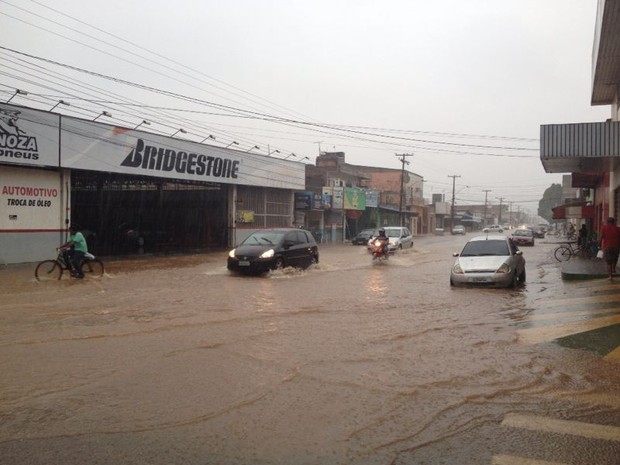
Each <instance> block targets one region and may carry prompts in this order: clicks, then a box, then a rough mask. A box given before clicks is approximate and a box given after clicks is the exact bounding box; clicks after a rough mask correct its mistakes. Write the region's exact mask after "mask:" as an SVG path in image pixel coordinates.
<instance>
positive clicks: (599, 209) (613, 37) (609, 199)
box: [540, 0, 620, 230]
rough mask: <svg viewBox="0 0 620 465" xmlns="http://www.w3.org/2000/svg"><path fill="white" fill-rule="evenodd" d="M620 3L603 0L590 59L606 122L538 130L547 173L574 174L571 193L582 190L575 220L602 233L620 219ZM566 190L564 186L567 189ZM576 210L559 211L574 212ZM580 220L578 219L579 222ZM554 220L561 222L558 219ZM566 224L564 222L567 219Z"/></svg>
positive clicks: (594, 101) (596, 101)
mask: <svg viewBox="0 0 620 465" xmlns="http://www.w3.org/2000/svg"><path fill="white" fill-rule="evenodd" d="M619 48H620V2H618V1H617V0H599V2H598V11H597V18H596V25H595V33H594V46H593V53H592V97H591V104H592V105H609V106H610V109H611V112H610V118H609V119H608V120H607V121H603V122H594V123H572V124H549V125H543V126H541V128H540V158H541V162H542V165H543V167H544V168H545V170H546V171H547V172H549V173H571V175H572V176H571V186H570V187H571V188H579V189H584V194H585V193H587V196H584V197H587V200H586V201H585V205H583V206H581V207H583V208H581V207H580V208H579V210H578V211H577V212H576V213H571V216H570V217H571V218H576V219H586V220H589V221H590V222H591V224H592V227H593V228H594V229H595V230H598V229H599V228H600V226H601V224H603V223H604V222H605V220H606V218H607V217H608V216H614V217H616V218H617V217H618V215H619V214H620V119H619V115H618V109H619V106H620V56H619V55H618V53H617V50H618V49H619ZM565 187H566V186H565ZM576 207H577V205H574V202H573V205H571V207H570V208H562V209H558V212H559V211H562V212H568V211H576ZM578 217H579V218H578ZM554 218H556V219H561V218H559V215H558V216H556V215H555V211H554ZM565 218H566V216H565Z"/></svg>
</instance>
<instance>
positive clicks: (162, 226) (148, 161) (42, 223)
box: [0, 104, 305, 264]
mask: <svg viewBox="0 0 620 465" xmlns="http://www.w3.org/2000/svg"><path fill="white" fill-rule="evenodd" d="M304 166H305V165H304V164H302V163H299V162H295V161H288V160H282V159H276V158H273V157H267V156H264V155H260V154H254V153H247V152H240V151H237V150H232V149H228V148H222V147H216V146H213V145H207V144H202V143H196V142H191V141H187V140H182V139H178V138H174V137H169V136H161V135H157V134H152V133H148V132H144V131H139V130H136V129H129V128H125V127H120V126H115V125H110V124H104V123H100V122H96V121H89V120H83V119H79V118H73V117H68V116H63V115H60V114H56V113H51V112H46V111H39V110H35V109H32V108H28V107H22V106H15V105H10V104H0V205H1V207H0V264H6V263H20V262H32V261H38V260H42V259H44V258H51V256H53V254H54V249H55V247H57V246H58V245H59V244H60V243H63V242H65V241H66V234H67V230H68V227H69V225H70V224H71V223H74V224H76V225H77V226H78V227H79V228H80V229H81V230H82V231H83V232H84V233H85V235H86V236H87V240H88V242H89V248H91V249H92V250H93V252H94V253H96V254H99V255H107V254H115V255H118V254H125V253H128V254H133V253H150V252H169V251H181V252H182V251H192V250H199V249H208V248H225V247H230V246H234V245H236V244H238V243H239V242H241V240H243V239H244V238H245V237H247V235H249V233H250V232H251V231H253V230H256V229H258V228H266V227H279V226H292V225H293V223H294V221H295V216H294V214H295V208H294V198H295V197H294V192H295V191H298V190H302V189H304V188H305V168H304Z"/></svg>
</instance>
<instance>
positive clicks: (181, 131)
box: [170, 128, 187, 137]
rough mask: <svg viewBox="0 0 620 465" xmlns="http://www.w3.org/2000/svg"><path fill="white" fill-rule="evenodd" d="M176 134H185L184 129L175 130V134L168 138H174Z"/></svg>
mask: <svg viewBox="0 0 620 465" xmlns="http://www.w3.org/2000/svg"><path fill="white" fill-rule="evenodd" d="M178 133H181V134H187V131H186V130H185V129H183V128H180V129H177V130H176V132H175V133H174V134H172V135H171V136H170V137H174V136H176V135H177V134H178Z"/></svg>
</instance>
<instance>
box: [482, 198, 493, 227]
mask: <svg viewBox="0 0 620 465" xmlns="http://www.w3.org/2000/svg"><path fill="white" fill-rule="evenodd" d="M482 192H484V217H483V218H482V227H483V228H484V227H485V226H486V225H487V197H488V195H489V192H491V189H483V190H482Z"/></svg>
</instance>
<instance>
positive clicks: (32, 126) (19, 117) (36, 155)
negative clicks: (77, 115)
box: [0, 104, 60, 166]
mask: <svg viewBox="0 0 620 465" xmlns="http://www.w3.org/2000/svg"><path fill="white" fill-rule="evenodd" d="M59 120H60V117H59V116H58V115H54V114H52V113H48V112H45V111H37V110H31V109H30V108H25V107H20V106H15V105H7V104H0V163H13V164H19V165H30V166H58V160H59V157H58V150H59V149H58V125H59Z"/></svg>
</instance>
